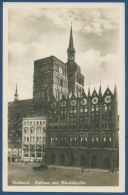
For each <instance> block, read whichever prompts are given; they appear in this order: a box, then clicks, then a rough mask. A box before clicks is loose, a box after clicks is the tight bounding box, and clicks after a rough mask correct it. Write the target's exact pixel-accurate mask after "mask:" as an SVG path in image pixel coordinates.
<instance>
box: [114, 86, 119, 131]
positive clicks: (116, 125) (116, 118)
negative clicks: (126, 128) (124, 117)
mask: <svg viewBox="0 0 128 195" xmlns="http://www.w3.org/2000/svg"><path fill="white" fill-rule="evenodd" d="M114 114H115V129H118V128H119V127H118V125H119V124H118V101H117V89H116V84H115V89H114Z"/></svg>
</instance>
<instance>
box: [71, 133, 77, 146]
mask: <svg viewBox="0 0 128 195" xmlns="http://www.w3.org/2000/svg"><path fill="white" fill-rule="evenodd" d="M70 146H76V135H75V134H70Z"/></svg>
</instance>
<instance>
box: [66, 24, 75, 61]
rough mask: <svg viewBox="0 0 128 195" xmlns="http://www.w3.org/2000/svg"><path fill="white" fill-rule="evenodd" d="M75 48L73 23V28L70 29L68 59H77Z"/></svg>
mask: <svg viewBox="0 0 128 195" xmlns="http://www.w3.org/2000/svg"><path fill="white" fill-rule="evenodd" d="M75 52H76V51H75V48H74V45H73V35H72V25H71V30H70V39H69V47H68V49H67V53H68V61H70V60H73V61H75Z"/></svg>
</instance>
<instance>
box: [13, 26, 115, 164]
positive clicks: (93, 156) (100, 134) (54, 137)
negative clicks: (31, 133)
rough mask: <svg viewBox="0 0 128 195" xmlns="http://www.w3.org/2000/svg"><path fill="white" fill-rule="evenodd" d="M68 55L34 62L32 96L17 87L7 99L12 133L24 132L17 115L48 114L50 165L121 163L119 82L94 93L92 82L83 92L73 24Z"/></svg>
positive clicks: (40, 115) (42, 115) (46, 152)
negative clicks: (27, 97)
mask: <svg viewBox="0 0 128 195" xmlns="http://www.w3.org/2000/svg"><path fill="white" fill-rule="evenodd" d="M67 56H68V60H67V63H64V62H62V61H61V60H59V59H57V58H56V57H55V56H50V57H47V58H43V59H39V60H36V61H34V75H33V98H32V99H30V100H21V101H20V100H18V92H17V89H16V93H15V101H14V102H9V124H10V126H9V132H11V130H13V129H14V130H15V131H19V132H20V133H21V132H22V131H23V129H22V127H20V128H19V129H18V120H19V121H20V122H21V121H22V119H23V118H24V117H30V118H33V117H35V118H36V117H46V146H45V161H46V163H47V164H56V165H66V166H84V167H89V168H118V166H119V145H118V142H119V140H118V131H119V127H118V125H119V124H118V122H119V119H118V118H119V116H118V99H117V90H116V85H115V89H114V94H113V93H112V92H111V91H110V89H109V87H107V89H106V91H105V92H104V94H102V89H101V86H99V92H98V93H97V92H96V90H95V89H94V91H93V93H92V94H91V93H90V86H89V89H88V94H85V92H84V76H83V75H82V74H81V68H80V66H79V65H78V64H77V63H76V62H75V48H74V44H73V34H72V27H71V31H70V39H69V47H68V49H67ZM15 117H19V118H17V119H16V121H17V123H16V124H17V125H16V127H14V124H13V122H12V121H15ZM21 134H22V133H21ZM19 135H20V134H19ZM11 137H12V138H13V140H14V136H13V135H12V136H11ZM12 143H13V142H12ZM19 145H20V144H19ZM35 145H36V143H35ZM22 149H23V148H22Z"/></svg>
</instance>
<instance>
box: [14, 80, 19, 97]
mask: <svg viewBox="0 0 128 195" xmlns="http://www.w3.org/2000/svg"><path fill="white" fill-rule="evenodd" d="M18 96H19V95H18V92H17V83H16V90H15V94H14V101H17V100H18Z"/></svg>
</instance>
